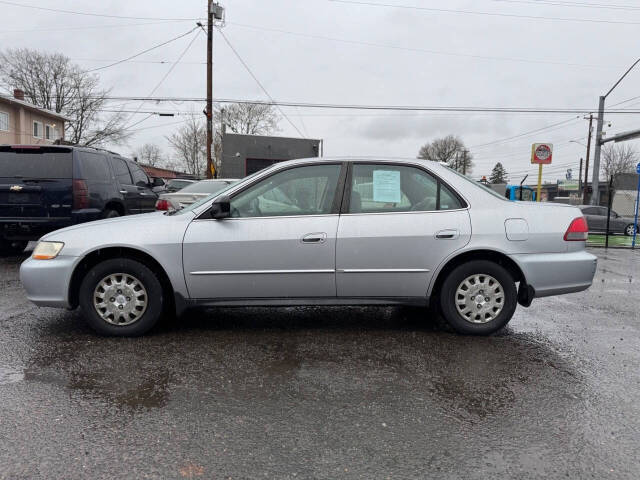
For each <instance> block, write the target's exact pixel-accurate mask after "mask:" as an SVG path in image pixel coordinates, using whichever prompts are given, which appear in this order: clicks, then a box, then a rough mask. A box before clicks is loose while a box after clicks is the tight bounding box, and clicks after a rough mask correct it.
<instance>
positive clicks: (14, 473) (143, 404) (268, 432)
mask: <svg viewBox="0 0 640 480" xmlns="http://www.w3.org/2000/svg"><path fill="white" fill-rule="evenodd" d="M593 252H594V253H596V254H597V255H598V256H599V257H600V259H599V266H598V273H597V276H596V279H595V283H594V285H593V287H592V288H591V289H590V290H588V291H586V292H582V293H577V294H572V295H567V296H563V297H555V298H548V299H539V300H536V301H534V303H533V305H532V306H531V307H530V308H529V309H525V308H522V307H518V310H517V312H516V315H515V317H514V319H513V320H512V321H511V323H510V325H509V326H508V327H507V328H506V329H504V330H503V331H501V332H500V333H499V334H497V335H494V336H492V337H488V338H474V337H464V336H459V335H456V334H452V333H448V332H446V331H444V330H442V329H440V328H439V327H438V326H437V323H435V322H433V321H432V320H430V319H429V318H427V317H426V316H424V315H423V314H422V313H420V312H419V311H418V312H417V311H415V310H409V309H403V308H279V309H263V308H251V309H213V310H209V311H207V312H201V313H191V314H189V315H188V316H187V317H185V318H182V319H181V320H180V321H179V322H174V323H165V324H163V325H162V326H161V327H160V328H158V329H157V330H155V331H154V332H153V333H152V334H150V335H148V336H146V337H143V338H137V339H114V338H100V337H97V336H96V335H94V334H93V333H92V332H91V331H90V330H89V329H88V328H87V327H86V326H85V325H84V323H83V321H82V317H81V316H80V314H79V312H77V311H75V312H68V311H60V310H55V309H46V308H37V307H35V306H33V305H31V304H30V303H29V302H28V301H27V300H26V298H25V295H24V292H23V290H22V287H21V285H20V281H19V280H18V275H17V272H18V268H19V264H20V261H21V258H20V257H6V256H5V257H3V258H0V478H1V479H11V480H14V479H39V478H43V479H44V478H46V479H49V478H56V479H57V478H65V479H80V478H91V479H100V478H144V479H173V478H175V479H184V478H206V479H210V478H213V479H222V478H238V479H239V478H278V479H280V478H284V479H293V478H324V479H333V478H349V479H350V478H358V479H378V478H381V479H386V478H393V479H396V478H400V479H403V478H451V479H453V478H465V479H485V478H518V479H527V478H545V479H546V478H580V479H583V478H597V479H601V478H616V479H618V478H628V479H637V478H639V477H640V289H639V286H640V285H639V281H638V279H639V276H640V252H637V251H636V252H630V251H623V250H610V251H609V252H605V251H604V250H593Z"/></svg>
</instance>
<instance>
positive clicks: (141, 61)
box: [69, 57, 207, 65]
mask: <svg viewBox="0 0 640 480" xmlns="http://www.w3.org/2000/svg"><path fill="white" fill-rule="evenodd" d="M69 60H73V61H74V62H96V63H111V62H118V60H114V59H103V58H100V59H98V58H82V57H72V58H70V59H69ZM126 62H127V63H141V64H147V65H154V64H155V65H167V64H170V63H173V62H171V61H169V60H126ZM179 63H180V64H181V65H206V64H207V62H179Z"/></svg>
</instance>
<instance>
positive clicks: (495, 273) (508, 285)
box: [439, 260, 518, 335]
mask: <svg viewBox="0 0 640 480" xmlns="http://www.w3.org/2000/svg"><path fill="white" fill-rule="evenodd" d="M472 275H488V276H491V277H493V278H494V279H495V280H497V281H498V283H500V286H501V287H502V291H503V294H504V299H503V301H502V303H501V304H502V310H500V312H499V313H498V315H497V316H496V317H495V318H493V319H491V320H489V321H487V322H486V323H472V321H470V320H468V319H466V318H464V317H463V316H462V314H461V313H459V312H458V309H457V308H456V291H457V290H458V288H459V286H460V285H461V284H462V282H463V281H464V280H465V279H467V278H468V277H470V276H472ZM517 296H518V295H517V290H516V284H515V281H514V280H513V277H512V276H511V274H510V273H509V272H508V271H507V270H506V269H505V268H503V267H502V266H500V265H498V264H497V263H495V262H491V261H488V260H472V261H470V262H468V263H465V264H463V265H460V266H458V267H456V268H455V269H454V270H453V271H452V272H451V273H449V275H448V276H447V278H446V279H445V281H444V283H443V284H442V289H441V290H440V298H439V305H440V311H441V312H442V316H443V317H444V319H445V320H446V321H447V323H448V324H449V325H450V326H451V327H452V328H453V329H454V330H455V331H456V332H458V333H462V334H465V335H489V334H491V333H493V332H496V331H498V330H500V329H501V328H502V327H504V326H505V325H506V324H507V323H509V320H511V317H512V316H513V313H514V312H515V310H516V306H517Z"/></svg>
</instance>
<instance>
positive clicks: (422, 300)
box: [20, 158, 596, 336]
mask: <svg viewBox="0 0 640 480" xmlns="http://www.w3.org/2000/svg"><path fill="white" fill-rule="evenodd" d="M586 237H587V224H586V222H585V220H584V217H582V214H581V212H580V210H578V209H577V208H575V207H572V206H568V205H559V204H544V203H530V202H510V201H508V200H506V199H504V198H503V197H502V196H500V195H497V194H495V193H494V192H492V191H490V190H488V189H485V188H484V187H482V186H480V185H479V184H477V183H476V182H473V181H471V180H469V179H468V178H466V177H464V176H462V175H460V174H458V173H456V172H455V171H453V170H450V169H448V168H446V167H444V166H442V165H440V164H438V163H435V162H428V161H422V160H379V159H376V160H370V159H343V158H341V159H332V160H330V159H317V158H314V159H306V160H294V161H289V162H283V163H279V164H276V165H274V166H272V167H270V168H267V169H265V170H262V171H260V172H258V173H257V174H254V175H252V176H250V177H247V178H245V179H244V180H242V181H240V182H238V183H236V184H234V185H231V186H229V187H228V188H227V189H226V190H223V191H221V192H218V193H216V194H214V195H212V196H210V197H207V198H205V199H203V200H201V201H199V202H196V203H194V204H192V205H190V206H189V207H187V208H184V209H182V210H179V211H176V212H164V213H161V212H157V213H151V214H146V215H136V216H130V217H122V218H117V219H108V220H102V221H98V222H92V223H88V224H83V225H76V226H72V227H68V228H65V229H62V230H58V231H55V232H53V233H50V234H48V235H45V236H44V237H43V238H42V239H40V242H39V243H38V245H37V247H36V248H35V250H34V252H33V255H32V256H31V258H29V259H27V260H26V261H25V262H24V263H23V264H22V266H21V269H20V275H21V279H22V283H23V285H24V288H25V289H26V291H27V294H28V297H29V299H30V300H31V301H33V302H34V303H35V304H37V305H41V306H48V307H63V308H75V307H77V306H80V307H81V308H82V311H83V314H84V317H85V318H86V320H87V321H88V323H89V324H90V325H91V326H92V327H93V328H94V329H95V330H96V331H97V332H99V333H101V334H105V335H122V336H131V335H141V334H143V333H145V332H147V331H148V330H149V329H150V328H152V327H153V326H154V325H155V324H156V322H157V321H158V319H159V318H160V317H161V316H163V315H176V314H177V315H180V314H181V313H182V312H184V311H185V310H187V309H189V308H192V307H202V306H213V305H221V306H243V305H274V306H276V305H418V306H424V307H428V306H429V307H431V309H432V310H434V311H435V313H440V314H442V316H443V317H444V318H445V319H446V320H447V321H448V323H449V324H450V325H451V326H452V327H453V328H454V329H455V330H457V331H458V332H460V333H464V334H475V335H485V334H489V333H492V332H494V331H496V330H498V329H500V328H501V327H503V326H504V325H506V324H507V322H509V320H510V319H511V317H512V315H513V313H514V311H515V309H516V304H517V303H520V304H521V305H524V306H525V307H526V306H529V305H530V304H531V301H532V300H533V299H534V298H538V297H545V296H549V295H559V294H564V293H570V292H578V291H581V290H585V289H587V288H589V286H590V285H591V282H592V280H593V276H594V274H595V270H596V257H594V256H593V255H591V254H589V253H587V252H586V251H585V240H586ZM425 312H427V309H426V308H425ZM425 315H426V313H425Z"/></svg>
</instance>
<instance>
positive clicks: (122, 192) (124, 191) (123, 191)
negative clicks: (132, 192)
mask: <svg viewBox="0 0 640 480" xmlns="http://www.w3.org/2000/svg"><path fill="white" fill-rule="evenodd" d="M119 191H120V193H121V194H123V195H126V194H127V191H126V190H119Z"/></svg>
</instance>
